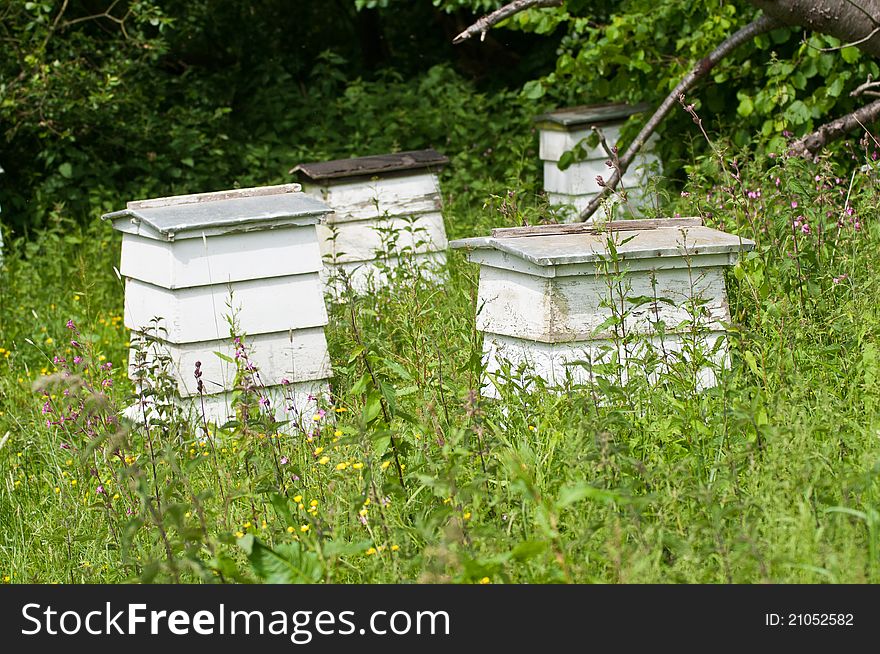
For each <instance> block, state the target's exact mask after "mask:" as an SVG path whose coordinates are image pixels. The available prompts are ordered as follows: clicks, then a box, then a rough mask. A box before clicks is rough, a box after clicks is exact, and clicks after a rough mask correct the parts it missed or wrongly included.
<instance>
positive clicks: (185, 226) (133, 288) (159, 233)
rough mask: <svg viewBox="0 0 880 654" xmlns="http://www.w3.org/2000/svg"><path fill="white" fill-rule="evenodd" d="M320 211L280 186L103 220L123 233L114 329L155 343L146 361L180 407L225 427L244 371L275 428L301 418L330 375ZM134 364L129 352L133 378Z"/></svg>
mask: <svg viewBox="0 0 880 654" xmlns="http://www.w3.org/2000/svg"><path fill="white" fill-rule="evenodd" d="M329 211H330V209H329V208H328V207H327V206H326V205H324V204H323V203H321V202H319V201H318V200H316V199H315V198H313V197H311V196H309V195H306V194H305V193H302V192H301V187H300V186H299V185H298V184H286V185H283V186H271V187H260V188H251V189H236V190H232V191H219V192H216V193H201V194H195V195H187V196H176V197H170V198H158V199H154V200H142V201H138V202H129V203H128V205H127V206H126V209H125V210H123V211H117V212H114V213H110V214H107V215H106V216H104V218H105V219H107V220H111V221H112V223H113V227H114V228H115V229H118V230H119V231H121V232H122V257H121V264H120V272H121V273H122V275H123V277H124V279H125V308H124V322H125V326H126V327H127V328H129V329H131V330H132V332H133V334H132V341H133V342H134V341H135V340H137V336H138V334H139V333H149V334H151V336H153V337H155V338H156V340H157V344H156V346H154V347H151V348H149V351H148V357H147V360H148V361H152V360H155V357H157V356H161V355H164V354H167V355H170V361H171V367H172V371H173V374H174V377H175V381H176V383H177V392H178V394H179V398H180V403H181V404H182V405H184V406H187V407H189V409H191V410H193V411H194V413H196V414H200V412H201V410H202V407H204V409H205V412H206V414H207V417H208V419H209V420H213V421H216V422H221V423H222V422H225V421H226V420H227V419H228V418H229V417H231V416H232V415H233V408H232V406H231V402H230V400H231V392H232V390H233V388H234V385H235V383H236V374H237V372H238V371H239V368H240V366H243V365H247V364H250V365H252V366H254V368H255V371H256V372H258V378H257V383H256V387H257V392H258V393H259V394H260V395H261V396H263V397H265V398H266V399H267V400H268V401H269V407H268V410H269V411H272V412H274V414H275V416H276V418H277V419H279V420H291V419H293V420H296V419H297V418H300V419H304V420H308V419H309V418H310V417H311V415H312V414H313V412H314V411H315V410H316V409H317V403H316V400H315V399H314V398H317V397H319V396H321V395H322V394H326V391H327V380H328V379H329V378H330V376H331V369H330V360H329V355H328V352H327V342H326V340H325V337H324V325H326V324H327V311H326V308H325V306H324V296H323V286H322V283H321V279H320V274H321V269H322V262H321V252H320V246H319V243H318V233H317V228H316V226H317V224H318V223H319V221H320V220H322V219H323V218H324V216H325V215H326V214H327V213H328V212H329ZM233 316H234V318H235V322H236V325H237V327H236V334H240V335H242V341H243V343H244V345H245V348H244V350H243V351H242V350H241V349H240V348H239V349H238V352H237V348H236V347H235V345H234V344H233V338H232V334H231V331H230V323H229V319H230V318H231V317H233ZM220 355H222V356H220ZM236 355H237V356H236ZM230 359H231V360H232V362H231V361H230ZM236 359H239V360H240V363H235V361H236ZM135 360H136V355H135V351H134V350H133V351H132V352H131V356H130V361H129V363H130V367H129V368H130V369H129V374H130V376H131V377H132V379H134V378H135V376H136V374H135V370H134V368H133V366H134V364H135ZM196 362H199V363H200V370H201V373H202V375H201V381H202V383H203V389H202V391H201V393H200V392H199V389H198V385H197V380H196V377H195V364H196ZM285 396H288V397H285Z"/></svg>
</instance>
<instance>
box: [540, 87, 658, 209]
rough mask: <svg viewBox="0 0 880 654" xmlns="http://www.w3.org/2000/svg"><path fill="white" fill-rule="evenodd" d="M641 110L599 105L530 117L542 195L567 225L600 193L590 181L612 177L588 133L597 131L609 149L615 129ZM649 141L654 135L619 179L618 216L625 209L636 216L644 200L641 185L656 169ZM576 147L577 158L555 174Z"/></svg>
mask: <svg viewBox="0 0 880 654" xmlns="http://www.w3.org/2000/svg"><path fill="white" fill-rule="evenodd" d="M645 109H647V105H642V104H640V105H629V104H625V103H614V104H601V105H591V106H584V107H571V108H568V109H560V110H558V111H552V112H550V113H546V114H542V115H540V116H538V117H537V118H535V123H536V125H537V127H538V130H539V134H540V148H539V156H540V157H541V161H542V162H543V164H544V190H545V191H546V192H547V197H548V199H549V200H550V204H551V205H552V206H557V207H560V208H562V209H563V210H564V211H563V213H564V215H565V218H566V220H573V219H574V218H575V217H576V215H577V213H578V212H580V211H582V210H583V209H584V208H586V206H587V205H588V204H589V203H590V201H591V200H592V199H593V198H594V197H595V196H596V195H598V193H599V192H600V191H601V188H602V187H601V186H600V185H599V183H598V181H597V179H596V177H597V176H601V177H602V179H606V180H607V179H608V178H609V177H611V175H612V174H613V172H614V169H613V168H609V167H608V166H607V165H606V162H607V161H608V160H609V157H608V153H607V152H606V151H605V149H604V148H603V147H602V145H601V143H599V144H597V145H595V146H594V147H590V146H589V145H587V142H586V141H585V139H588V138H589V137H591V136H592V135H593V129H592V128H593V127H594V126H595V127H596V128H597V129H599V130H601V132H602V134H603V135H604V137H605V141H606V144H607V145H608V147H609V148H610V147H613V146H614V145H616V144H617V143H618V141H619V140H620V130H621V128H622V127H623V124H624V123H625V122H626V121H627V119H629V117H630V116H632V115H633V114H636V113H640V112H642V111H644V110H645ZM655 142H656V135H655V136H652V137H651V139H649V141H648V143H647V145H646V146H645V147H644V148H642V152H641V153H640V154H639V155H637V156H636V158H635V159H634V160H633V162H632V164H631V165H630V167H629V170H627V172H626V174H625V175H624V176H623V180H622V184H621V186H618V188H619V189H620V188H623V189H626V192H627V206H621V207H619V208H618V210H617V211H618V215H619V214H620V213H621V211H627V210H628V209H631V210H632V212H633V213H635V214H639V213H641V212H640V211H639V209H640V208H641V207H643V206H645V205H646V204H647V203H648V202H649V201H650V198H649V197H647V195H646V194H645V188H646V184H647V181H648V178H649V175H650V174H651V172H652V170H653V169H654V168H659V160H658V159H657V157H655V156H654V155H653V154H651V150H652V145H653V144H654V143H655ZM579 144H580V148H582V149H583V152H582V157H580V158H579V159H578V161H577V163H573V164H571V165H570V166H569V167H568V168H566V169H565V170H560V169H559V165H558V164H559V161H560V159H562V156H563V154H565V153H566V152H567V151H569V150H574V149H575V148H576V147H579ZM620 154H621V155H622V154H623V152H622V151H621V153H620ZM594 216H595V217H596V218H602V217H604V216H605V213H604V211H603V210H601V209H600V210H599V211H597V212H596V214H594Z"/></svg>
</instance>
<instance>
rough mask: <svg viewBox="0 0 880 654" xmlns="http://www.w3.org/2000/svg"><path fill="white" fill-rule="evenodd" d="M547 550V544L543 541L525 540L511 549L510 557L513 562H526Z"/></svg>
mask: <svg viewBox="0 0 880 654" xmlns="http://www.w3.org/2000/svg"><path fill="white" fill-rule="evenodd" d="M546 549H547V542H546V541H543V540H527V541H523V542H522V543H520V544H519V545H517V546H516V547H514V548H513V551H512V552H511V555H512V556H513V559H514V560H515V561H526V560H528V559H531V558H534V557H536V556H538V555H539V554H541V553H542V552H543V551H544V550H546Z"/></svg>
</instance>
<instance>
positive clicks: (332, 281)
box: [322, 251, 446, 299]
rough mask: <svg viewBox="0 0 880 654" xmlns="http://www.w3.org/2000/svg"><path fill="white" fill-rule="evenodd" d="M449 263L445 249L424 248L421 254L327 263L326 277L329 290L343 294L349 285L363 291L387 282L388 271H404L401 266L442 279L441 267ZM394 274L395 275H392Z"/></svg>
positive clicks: (425, 276) (428, 277)
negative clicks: (328, 264)
mask: <svg viewBox="0 0 880 654" xmlns="http://www.w3.org/2000/svg"><path fill="white" fill-rule="evenodd" d="M445 264H446V252H445V251H443V252H422V253H420V254H413V255H404V256H403V257H389V258H386V259H374V260H372V261H352V262H349V263H341V264H337V265H335V266H325V268H324V273H323V276H322V278H323V280H324V284H325V287H326V289H327V292H328V293H329V294H330V295H331V296H332V297H333V298H335V299H341V298H344V296H345V295H346V289H347V288H349V286H350V287H351V290H352V291H353V292H354V293H356V294H358V295H363V294H365V293H369V292H372V291H375V290H378V289H380V288H383V287H385V286H388V284H389V283H390V282H391V277H389V274H388V273H389V271H393V273H394V274H396V275H402V274H404V273H403V272H401V271H400V270H398V269H399V268H400V267H401V266H403V267H404V268H405V270H406V271H407V274H409V273H411V274H412V275H416V274H417V275H418V276H420V277H421V278H422V279H426V280H429V281H430V282H432V283H439V282H440V281H441V276H442V269H443V266H444V265H445ZM392 276H393V275H392Z"/></svg>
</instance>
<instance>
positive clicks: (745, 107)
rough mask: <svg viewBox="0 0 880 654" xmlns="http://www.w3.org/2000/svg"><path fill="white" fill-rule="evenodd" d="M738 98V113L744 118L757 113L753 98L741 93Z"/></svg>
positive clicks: (737, 95)
mask: <svg viewBox="0 0 880 654" xmlns="http://www.w3.org/2000/svg"><path fill="white" fill-rule="evenodd" d="M736 97H738V98H739V106H738V107H737V108H736V113H738V114H739V115H740V116H743V117H746V116H751V115H752V113H754V111H755V105H754V104H753V103H752V98H751V97H749V96H748V95H746V94H745V93H743V92H741V91H740V92H739V93H737V94H736Z"/></svg>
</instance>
